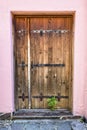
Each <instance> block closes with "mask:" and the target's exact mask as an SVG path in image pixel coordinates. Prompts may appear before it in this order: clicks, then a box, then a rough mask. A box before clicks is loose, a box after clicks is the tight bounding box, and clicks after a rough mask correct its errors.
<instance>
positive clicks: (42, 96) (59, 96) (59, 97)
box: [32, 93, 69, 101]
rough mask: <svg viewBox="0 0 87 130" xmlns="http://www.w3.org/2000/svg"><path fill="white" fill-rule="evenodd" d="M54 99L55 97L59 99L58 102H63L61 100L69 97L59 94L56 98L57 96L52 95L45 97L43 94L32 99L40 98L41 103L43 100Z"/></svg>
mask: <svg viewBox="0 0 87 130" xmlns="http://www.w3.org/2000/svg"><path fill="white" fill-rule="evenodd" d="M52 97H55V98H57V99H58V101H60V100H61V98H66V99H67V98H69V96H61V94H60V93H58V95H57V96H55V95H52V96H44V95H43V94H42V93H40V95H39V96H32V98H39V99H40V101H42V100H43V98H52Z"/></svg>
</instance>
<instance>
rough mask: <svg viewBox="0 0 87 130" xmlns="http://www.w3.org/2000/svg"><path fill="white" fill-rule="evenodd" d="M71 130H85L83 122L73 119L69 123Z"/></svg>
mask: <svg viewBox="0 0 87 130" xmlns="http://www.w3.org/2000/svg"><path fill="white" fill-rule="evenodd" d="M71 128H72V130H87V129H86V127H85V125H84V123H81V122H77V121H74V122H72V123H71Z"/></svg>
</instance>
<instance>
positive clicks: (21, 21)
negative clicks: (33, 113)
mask: <svg viewBox="0 0 87 130" xmlns="http://www.w3.org/2000/svg"><path fill="white" fill-rule="evenodd" d="M15 23H16V25H15V39H16V40H15V41H16V43H15V44H16V45H15V48H16V49H15V55H16V62H15V63H16V71H17V72H16V75H15V76H16V77H17V81H16V86H15V87H16V103H17V104H16V105H17V109H21V108H26V107H27V108H28V99H27V101H26V100H25V101H22V99H21V98H20V99H19V96H21V95H22V93H25V95H28V91H26V89H27V88H28V84H27V80H28V76H27V70H24V71H22V68H21V67H19V66H20V64H21V62H22V61H25V63H26V64H27V49H26V48H27V39H28V36H27V34H26V35H24V36H23V34H22V33H21V30H26V31H27V19H26V18H16V19H15ZM26 69H27V68H26ZM23 78H24V82H23ZM25 81H26V84H27V85H26V84H25ZM27 90H28V89H27Z"/></svg>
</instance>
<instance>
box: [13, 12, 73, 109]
mask: <svg viewBox="0 0 87 130" xmlns="http://www.w3.org/2000/svg"><path fill="white" fill-rule="evenodd" d="M11 16H12V34H13V35H12V42H13V66H14V71H13V72H14V74H13V75H14V92H13V93H14V109H15V110H16V109H17V108H16V101H15V99H16V98H15V96H16V94H15V93H16V90H15V65H14V63H15V53H14V48H15V47H14V46H15V22H14V18H15V16H17V17H51V16H52V17H70V16H71V17H72V19H73V21H72V22H73V25H72V30H73V32H74V30H75V29H74V28H75V25H74V23H75V22H74V21H75V11H11ZM73 68H74V35H73V36H72V75H71V79H72V95H71V107H70V111H73Z"/></svg>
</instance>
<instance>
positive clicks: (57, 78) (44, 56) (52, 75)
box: [30, 17, 72, 108]
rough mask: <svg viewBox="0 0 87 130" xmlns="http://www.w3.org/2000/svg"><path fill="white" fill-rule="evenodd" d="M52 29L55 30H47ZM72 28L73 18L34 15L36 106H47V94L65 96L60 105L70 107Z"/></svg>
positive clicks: (33, 89) (33, 99) (33, 86)
mask: <svg viewBox="0 0 87 130" xmlns="http://www.w3.org/2000/svg"><path fill="white" fill-rule="evenodd" d="M49 30H52V31H50V32H44V31H49ZM57 30H58V31H59V30H60V32H56V31H57ZM35 31H36V32H35ZM63 31H64V32H63ZM71 31H72V18H66V17H65V18H52V17H51V18H30V33H31V41H30V46H31V65H33V67H32V68H31V102H32V108H47V97H45V96H48V97H49V96H59V97H60V96H63V98H62V97H61V98H60V99H58V106H57V108H68V107H69V98H71V97H69V96H70V95H69V93H70V92H71V85H70V82H71V46H72V45H71V44H72V39H71V35H72V33H71ZM46 64H47V66H45V65H46ZM53 64H54V66H51V65H53ZM55 64H57V65H59V64H60V66H55ZM35 65H37V66H35ZM41 65H42V66H41ZM61 65H64V66H61ZM41 95H42V99H40V98H39V97H41ZM66 97H67V98H66Z"/></svg>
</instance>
